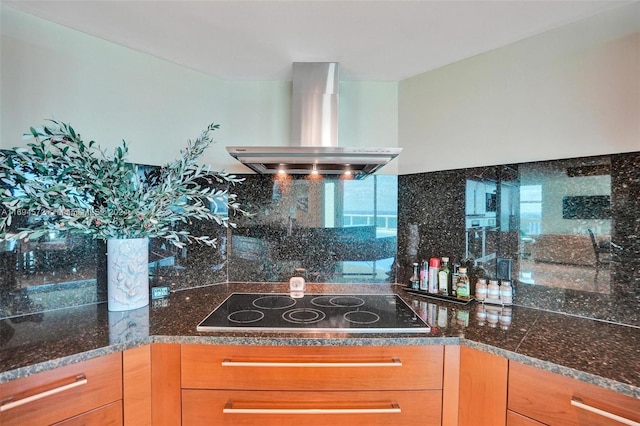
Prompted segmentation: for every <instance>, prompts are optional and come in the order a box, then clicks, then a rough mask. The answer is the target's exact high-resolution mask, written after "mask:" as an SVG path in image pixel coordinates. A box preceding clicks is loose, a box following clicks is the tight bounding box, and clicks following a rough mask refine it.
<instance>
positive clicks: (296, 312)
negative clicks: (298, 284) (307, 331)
mask: <svg viewBox="0 0 640 426" xmlns="http://www.w3.org/2000/svg"><path fill="white" fill-rule="evenodd" d="M307 313H309V314H312V315H311V316H310V317H309V318H305V317H304V314H307ZM300 314H303V315H302V317H301V316H300ZM326 316H327V315H326V314H325V313H324V312H322V311H321V310H319V309H313V308H295V309H290V310H288V311H287V312H285V313H284V314H282V319H283V320H285V321H288V322H293V323H296V324H313V323H316V322H320V321H322V320H323V319H325V317H326Z"/></svg>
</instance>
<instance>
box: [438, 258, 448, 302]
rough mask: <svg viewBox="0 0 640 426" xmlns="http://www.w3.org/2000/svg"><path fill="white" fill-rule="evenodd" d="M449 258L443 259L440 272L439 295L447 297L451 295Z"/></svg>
mask: <svg viewBox="0 0 640 426" xmlns="http://www.w3.org/2000/svg"><path fill="white" fill-rule="evenodd" d="M449 274H450V271H449V258H448V257H443V258H442V265H440V269H439V270H438V293H440V294H442V295H444V296H447V295H448V294H449V288H448V287H449Z"/></svg>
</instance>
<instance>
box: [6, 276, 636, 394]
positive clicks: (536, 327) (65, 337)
mask: <svg viewBox="0 0 640 426" xmlns="http://www.w3.org/2000/svg"><path fill="white" fill-rule="evenodd" d="M287 291H288V285H287V284H272V283H269V284H256V283H250V284H247V283H224V284H216V285H210V286H205V287H199V288H194V289H190V290H183V291H178V292H174V293H172V294H171V296H170V297H169V298H168V299H164V300H156V301H153V302H152V304H151V305H150V306H148V307H145V308H141V309H138V310H135V311H128V312H109V311H108V310H107V305H106V303H101V304H92V305H86V306H81V307H76V308H68V309H60V310H54V311H47V312H44V313H42V314H38V315H31V316H25V317H15V318H10V319H5V320H2V321H0V383H2V382H6V381H9V380H13V379H16V378H20V377H24V376H27V375H29V374H33V373H36V372H40V371H46V370H49V369H52V368H55V367H58V366H62V365H66V364H71V363H75V362H79V361H82V360H85V359H89V358H93V357H96V356H101V355H104V354H107V353H110V352H114V351H121V350H124V349H128V348H132V347H136V346H140V345H143V344H148V343H154V342H156V343H157V342H160V343H205V344H241V345H305V346H308V345H311V346H313V345H316V346H320V345H326V346H341V345H342V346H354V345H355V346H374V345H434V344H435V345H441V344H460V345H463V346H469V347H472V348H475V349H479V350H482V351H485V352H490V353H494V354H497V355H500V356H504V357H506V358H508V359H510V360H514V361H518V362H522V363H525V364H529V365H533V366H535V367H538V368H542V369H545V370H548V371H552V372H555V373H559V374H562V375H565V376H568V377H573V378H576V379H579V380H583V381H586V382H589V383H593V384H596V385H599V386H602V387H604V388H607V389H612V390H615V391H618V392H621V393H623V394H626V395H630V396H633V397H635V398H640V330H639V329H638V328H637V327H631V326H624V325H617V324H611V323H607V322H603V321H595V320H591V319H585V318H579V317H573V316H568V315H563V314H557V313H551V312H546V311H542V310H537V309H531V308H525V307H519V306H511V307H506V308H502V307H500V306H491V305H482V304H479V303H476V302H472V303H469V304H467V305H462V304H458V303H452V302H448V301H441V300H437V299H431V298H425V297H422V296H416V295H413V294H410V293H407V292H405V291H404V289H403V287H402V286H399V285H392V286H389V285H384V284H352V285H345V284H307V293H316V294H338V293H343V294H349V293H350V294H357V293H361V294H369V293H397V294H399V295H400V296H401V297H402V298H403V299H404V300H405V301H406V302H407V303H408V304H409V305H410V306H412V307H413V308H414V310H415V311H416V312H417V313H418V314H419V315H420V316H423V317H425V318H427V319H428V320H429V323H430V325H431V326H432V329H431V332H430V333H428V334H426V333H419V334H415V333H406V334H401V333H382V334H370V333H368V334H345V333H273V332H272V333H267V332H251V333H238V332H224V333H223V332H216V333H206V332H197V331H196V325H197V324H198V323H199V322H200V321H201V320H202V319H204V318H205V317H206V316H207V315H208V314H209V313H210V312H211V311H212V310H213V309H214V308H215V307H217V306H218V305H219V304H220V303H221V302H222V301H223V300H224V299H225V298H226V297H227V296H228V295H229V294H231V293H234V292H246V293H249V292H252V293H284V292H287ZM509 314H510V315H509ZM485 316H486V319H485Z"/></svg>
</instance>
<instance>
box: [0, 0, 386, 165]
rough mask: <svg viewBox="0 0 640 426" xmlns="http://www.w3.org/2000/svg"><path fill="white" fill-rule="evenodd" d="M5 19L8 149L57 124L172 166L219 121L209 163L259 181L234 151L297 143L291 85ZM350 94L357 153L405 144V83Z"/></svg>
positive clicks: (360, 87)
mask: <svg viewBox="0 0 640 426" xmlns="http://www.w3.org/2000/svg"><path fill="white" fill-rule="evenodd" d="M0 19H1V28H0V30H1V33H2V40H1V45H0V49H1V52H2V56H1V64H0V65H1V68H0V71H1V75H0V83H1V84H0V92H1V93H0V102H1V104H0V106H1V109H0V126H1V128H0V148H12V147H14V146H19V145H24V144H26V143H27V142H28V141H23V140H22V139H21V135H22V134H23V133H25V132H27V131H28V129H29V127H30V126H34V125H39V124H42V122H43V120H44V119H47V118H55V119H58V120H61V121H65V122H70V123H71V124H72V125H73V126H74V128H75V129H76V130H77V131H79V132H80V133H81V134H82V135H83V137H84V138H85V139H93V140H95V141H96V142H98V143H99V144H100V145H101V146H102V147H104V148H108V149H109V150H111V149H112V148H113V147H115V146H116V145H117V144H119V143H120V141H121V140H122V139H126V140H127V142H129V143H130V160H131V161H134V162H139V163H146V164H162V163H164V162H167V161H169V160H171V159H173V158H174V157H175V156H176V155H178V152H179V150H180V149H181V148H182V147H183V146H184V144H185V142H186V141H187V139H189V138H191V139H193V138H196V137H197V136H198V135H199V134H200V132H201V130H202V129H204V128H205V127H206V126H207V125H208V124H209V123H211V122H216V123H219V124H220V125H221V130H220V131H218V132H216V135H215V136H216V138H215V139H216V141H217V143H216V144H214V145H213V146H212V147H211V148H209V149H208V150H207V151H206V152H205V154H204V156H203V159H202V162H204V163H209V164H211V165H212V166H213V168H214V169H217V170H220V169H224V170H227V171H230V172H238V173H241V172H242V173H250V171H249V169H247V168H245V167H244V166H242V165H240V164H239V163H237V162H236V161H235V160H233V159H232V158H231V157H230V156H229V155H228V154H227V151H226V150H225V148H224V147H225V146H226V145H287V144H288V143H289V113H290V112H289V111H290V97H291V85H290V83H288V82H272V81H261V82H246V81H225V80H221V79H217V78H215V77H213V76H208V75H205V74H203V73H200V72H196V71H194V70H191V69H188V68H185V67H182V66H179V65H176V64H173V63H169V62H167V61H164V60H160V59H158V58H155V57H152V56H150V55H146V54H143V53H140V52H137V51H134V50H131V49H127V48H124V47H122V46H119V45H115V44H113V43H109V42H106V41H103V40H100V39H97V38H95V37H92V36H89V35H87V34H84V33H80V32H78V31H75V30H71V29H69V28H66V27H63V26H60V25H57V24H54V23H51V22H47V21H44V20H42V19H39V18H36V17H33V16H30V15H27V14H24V13H21V12H17V11H14V10H12V9H10V8H7V7H5V6H2V5H1V4H0ZM340 89H341V91H342V92H341V95H340V102H341V116H340V118H341V121H340V129H339V133H340V135H341V137H342V136H344V138H345V139H346V140H347V141H348V143H349V146H391V147H393V146H398V136H397V135H398V127H397V126H398V121H397V110H398V91H397V83H375V82H370V83H369V82H361V83H356V82H342V83H341V84H340ZM351 108H353V110H351ZM383 118H384V119H383ZM341 145H343V146H346V142H345V143H343V142H341ZM384 173H387V174H396V173H397V165H394V164H390V165H389V166H387V167H385V169H384Z"/></svg>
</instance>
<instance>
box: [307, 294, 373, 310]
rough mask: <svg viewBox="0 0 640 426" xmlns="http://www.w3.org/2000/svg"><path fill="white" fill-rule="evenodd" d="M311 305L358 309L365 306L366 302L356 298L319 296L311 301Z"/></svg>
mask: <svg viewBox="0 0 640 426" xmlns="http://www.w3.org/2000/svg"><path fill="white" fill-rule="evenodd" d="M311 304H312V305H316V306H319V307H321V308H357V307H359V306H362V305H364V300H363V299H362V298H360V297H356V296H349V295H345V296H318V297H314V298H313V299H311Z"/></svg>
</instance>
